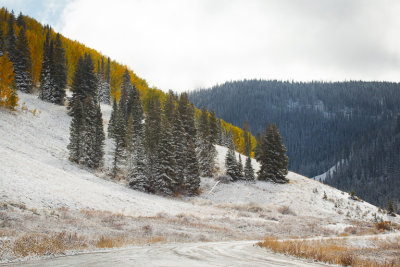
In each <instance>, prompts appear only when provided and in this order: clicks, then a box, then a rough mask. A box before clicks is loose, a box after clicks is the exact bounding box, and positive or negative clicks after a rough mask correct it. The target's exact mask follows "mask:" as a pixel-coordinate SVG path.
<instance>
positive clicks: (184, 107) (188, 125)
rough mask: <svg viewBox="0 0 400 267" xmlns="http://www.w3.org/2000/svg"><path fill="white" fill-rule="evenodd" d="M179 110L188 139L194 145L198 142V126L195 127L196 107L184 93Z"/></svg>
mask: <svg viewBox="0 0 400 267" xmlns="http://www.w3.org/2000/svg"><path fill="white" fill-rule="evenodd" d="M178 110H179V114H180V115H181V120H182V124H183V127H184V128H185V132H186V134H187V136H188V138H190V139H191V141H192V142H193V143H195V142H196V126H195V120H194V118H195V109H194V106H193V105H192V104H191V103H190V102H189V97H188V94H187V93H182V94H181V96H180V98H179V101H178Z"/></svg>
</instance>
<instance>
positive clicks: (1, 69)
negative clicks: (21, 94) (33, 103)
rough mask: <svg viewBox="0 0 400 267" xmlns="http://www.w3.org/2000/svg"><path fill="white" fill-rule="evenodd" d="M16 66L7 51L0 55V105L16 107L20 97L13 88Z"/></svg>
mask: <svg viewBox="0 0 400 267" xmlns="http://www.w3.org/2000/svg"><path fill="white" fill-rule="evenodd" d="M13 83H14V67H13V64H12V63H11V61H10V60H9V59H8V56H7V53H6V54H4V55H3V56H2V57H0V106H1V107H6V108H9V109H14V108H15V107H16V106H17V103H18V97H17V94H16V91H15V88H13V87H14V86H13Z"/></svg>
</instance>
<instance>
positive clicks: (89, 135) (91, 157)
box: [81, 96, 98, 168]
mask: <svg viewBox="0 0 400 267" xmlns="http://www.w3.org/2000/svg"><path fill="white" fill-rule="evenodd" d="M83 112H84V116H83V118H84V131H83V134H82V136H81V138H82V139H83V148H82V162H83V164H84V165H85V166H87V167H89V168H95V167H97V166H96V165H98V163H97V159H96V156H97V155H96V154H97V153H96V149H95V145H96V144H95V143H96V141H97V140H96V139H97V138H96V131H97V130H96V128H97V127H96V122H97V111H96V108H95V104H94V101H93V98H92V97H91V96H88V97H87V98H86V99H85V101H84V102H83Z"/></svg>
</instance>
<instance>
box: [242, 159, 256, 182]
mask: <svg viewBox="0 0 400 267" xmlns="http://www.w3.org/2000/svg"><path fill="white" fill-rule="evenodd" d="M244 179H245V180H246V181H254V180H255V176H254V169H253V166H252V164H251V158H250V157H247V158H246V163H245V166H244Z"/></svg>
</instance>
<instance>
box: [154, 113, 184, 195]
mask: <svg viewBox="0 0 400 267" xmlns="http://www.w3.org/2000/svg"><path fill="white" fill-rule="evenodd" d="M157 152H158V153H157V165H156V166H157V170H156V176H155V181H154V189H155V191H156V192H157V193H159V194H162V195H169V196H171V195H173V193H175V192H176V191H177V189H178V186H179V184H178V182H177V180H176V172H175V170H176V161H175V151H174V145H173V135H172V129H171V126H170V124H169V121H168V119H167V117H166V115H165V114H163V116H162V128H161V136H160V141H159V146H158V151H157Z"/></svg>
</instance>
